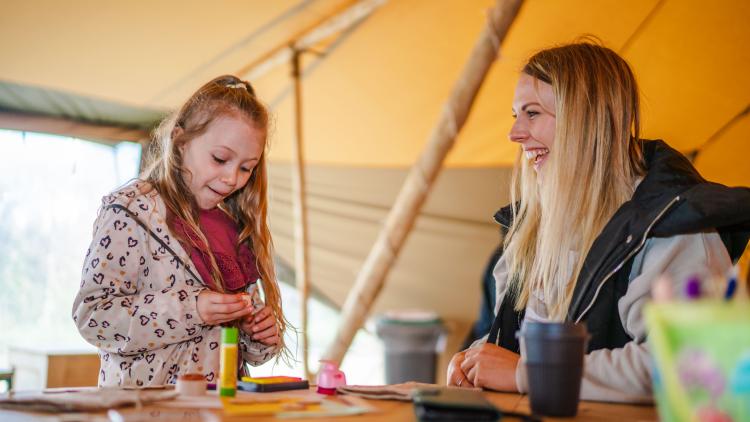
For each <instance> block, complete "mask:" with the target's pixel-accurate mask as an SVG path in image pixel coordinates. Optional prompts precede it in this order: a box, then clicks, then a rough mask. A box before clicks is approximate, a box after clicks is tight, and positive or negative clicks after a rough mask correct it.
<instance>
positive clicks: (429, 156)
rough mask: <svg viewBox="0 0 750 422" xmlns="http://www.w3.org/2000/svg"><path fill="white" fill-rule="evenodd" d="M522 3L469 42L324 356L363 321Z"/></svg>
mask: <svg viewBox="0 0 750 422" xmlns="http://www.w3.org/2000/svg"><path fill="white" fill-rule="evenodd" d="M522 3H523V0H497V2H496V3H495V7H494V8H493V9H492V10H491V11H490V13H489V15H488V20H487V26H486V27H485V28H484V30H483V31H482V34H481V35H480V37H479V40H478V41H477V43H476V44H475V45H474V49H473V50H472V52H471V56H470V57H469V61H468V62H467V64H466V65H465V67H464V69H463V71H462V73H461V75H460V77H459V79H458V81H457V82H456V84H455V85H454V87H453V91H452V92H451V95H450V98H449V99H448V101H447V102H446V104H445V107H444V110H443V114H442V115H441V116H440V120H439V121H438V123H437V125H436V126H435V127H434V129H433V131H432V133H431V134H430V137H429V140H428V142H427V146H426V148H425V150H424V151H423V152H422V154H421V156H420V157H419V158H418V160H417V162H416V163H415V164H414V165H413V166H412V168H411V171H410V172H409V175H408V176H407V179H406V181H405V182H404V185H403V186H402V188H401V191H400V192H399V195H398V197H397V198H396V202H395V203H394V205H393V208H391V211H390V213H389V214H388V217H387V218H386V221H385V225H384V227H383V229H382V230H381V232H380V234H379V235H378V238H377V240H376V241H375V244H374V245H373V247H372V249H371V250H370V253H369V255H368V256H367V259H366V260H365V263H364V264H363V265H362V268H361V269H360V271H359V273H358V274H357V278H356V281H355V283H354V286H353V287H352V289H351V290H350V291H349V294H348V296H347V298H346V302H345V303H344V308H343V312H342V317H341V325H340V326H339V331H338V333H337V334H336V338H335V339H334V341H333V343H332V344H331V345H330V346H329V348H328V350H327V351H326V353H325V356H326V359H330V360H333V361H336V362H339V363H340V362H341V360H342V359H343V357H344V355H345V354H346V351H347V350H348V349H349V346H350V345H351V342H352V340H353V339H354V335H355V334H356V333H357V330H358V329H359V328H360V327H361V326H362V324H363V323H364V321H365V318H366V317H367V314H368V313H369V311H370V307H371V306H372V303H373V302H374V301H375V299H376V297H377V296H378V293H379V292H380V289H381V288H382V287H383V283H384V281H385V277H386V276H387V275H388V272H389V271H390V269H391V268H392V266H393V264H394V261H395V260H396V258H397V256H398V253H399V251H400V250H401V246H402V245H403V244H404V241H405V240H406V237H407V235H408V234H409V231H410V230H411V228H412V226H413V225H414V222H415V220H416V218H417V216H418V214H419V210H420V209H421V208H422V205H423V204H424V202H425V200H426V198H427V194H428V193H429V191H430V188H431V187H432V184H433V183H434V181H435V179H436V178H437V175H438V173H439V172H440V169H441V166H442V163H443V160H444V159H445V157H446V155H448V152H449V151H450V150H451V148H452V147H453V144H454V142H455V139H456V136H457V135H458V132H459V131H460V130H461V128H462V127H463V125H464V123H465V122H466V119H467V118H468V116H469V112H470V110H471V106H472V104H473V102H474V99H475V97H476V95H477V93H478V92H479V88H480V87H481V85H482V82H483V81H484V78H485V76H486V75H487V73H488V71H489V69H490V67H491V66H492V63H493V62H494V60H495V58H496V57H497V54H498V52H499V48H500V44H501V43H502V40H503V39H504V38H505V35H506V34H507V32H508V29H509V28H510V26H511V24H512V23H513V20H514V19H515V17H516V15H517V14H518V11H519V9H520V8H521V4H522Z"/></svg>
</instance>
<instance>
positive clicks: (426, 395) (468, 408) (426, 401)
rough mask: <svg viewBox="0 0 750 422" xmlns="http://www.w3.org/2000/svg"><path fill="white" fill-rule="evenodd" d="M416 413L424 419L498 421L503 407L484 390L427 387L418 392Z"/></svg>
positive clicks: (423, 421)
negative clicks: (498, 406)
mask: <svg viewBox="0 0 750 422" xmlns="http://www.w3.org/2000/svg"><path fill="white" fill-rule="evenodd" d="M414 413H415V414H416V415H417V419H418V420H419V421H420V422H437V421H467V422H468V421H476V422H484V421H497V420H500V418H502V412H501V411H500V409H498V408H497V407H495V406H494V405H493V404H492V403H490V402H489V401H488V400H487V399H486V398H484V396H483V395H482V392H481V391H476V390H468V389H465V388H427V389H418V390H417V391H415V392H414Z"/></svg>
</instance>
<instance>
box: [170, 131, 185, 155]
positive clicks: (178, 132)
mask: <svg viewBox="0 0 750 422" xmlns="http://www.w3.org/2000/svg"><path fill="white" fill-rule="evenodd" d="M183 132H184V130H182V128H181V127H180V126H179V125H175V127H174V129H172V140H173V141H174V139H175V138H177V137H178V136H180V135H182V133H183ZM184 148H185V144H184V143H183V144H182V145H180V152H183V151H182V150H183V149H184Z"/></svg>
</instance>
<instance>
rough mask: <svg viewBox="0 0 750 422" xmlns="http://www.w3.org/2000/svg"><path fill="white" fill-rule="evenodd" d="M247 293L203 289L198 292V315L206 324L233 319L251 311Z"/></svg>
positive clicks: (215, 323)
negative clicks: (228, 292) (225, 292)
mask: <svg viewBox="0 0 750 422" xmlns="http://www.w3.org/2000/svg"><path fill="white" fill-rule="evenodd" d="M247 297H249V296H248V295H243V294H224V293H217V292H213V291H211V290H203V291H202V292H200V293H199V294H198V304H197V307H198V315H200V317H201V319H203V322H205V323H206V324H208V325H218V324H221V323H224V322H229V321H234V320H235V319H239V318H242V317H243V316H245V315H248V314H250V313H251V312H253V307H252V305H251V304H250V302H249V301H248V299H246V298H247Z"/></svg>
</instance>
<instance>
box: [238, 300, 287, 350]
mask: <svg viewBox="0 0 750 422" xmlns="http://www.w3.org/2000/svg"><path fill="white" fill-rule="evenodd" d="M240 328H241V329H242V331H244V332H245V333H247V334H248V335H249V336H250V338H251V339H253V340H255V341H259V342H261V343H263V344H265V345H266V346H271V345H276V344H279V327H278V326H277V325H276V319H275V318H274V317H273V314H272V313H271V308H269V307H268V306H264V307H263V308H262V309H261V310H259V311H258V312H256V313H254V314H251V315H247V316H246V317H245V318H243V319H242V324H240Z"/></svg>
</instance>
